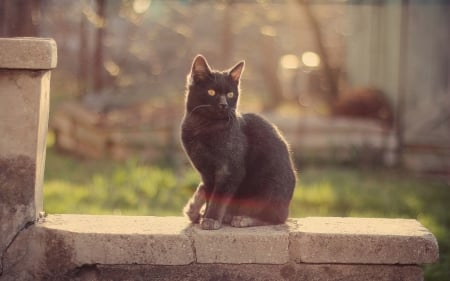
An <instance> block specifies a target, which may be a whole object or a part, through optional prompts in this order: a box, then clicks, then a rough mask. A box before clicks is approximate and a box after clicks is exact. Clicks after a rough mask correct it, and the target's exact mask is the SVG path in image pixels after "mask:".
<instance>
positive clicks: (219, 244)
mask: <svg viewBox="0 0 450 281" xmlns="http://www.w3.org/2000/svg"><path fill="white" fill-rule="evenodd" d="M192 237H193V240H194V247H195V251H196V256H197V262H198V263H230V264H236V263H237V264H241V263H258V264H284V263H287V262H288V261H289V254H288V253H289V251H288V246H289V239H288V238H289V234H288V230H287V228H286V226H283V225H280V226H263V227H249V228H233V227H229V226H224V227H222V228H221V229H220V230H217V231H208V230H202V229H200V228H199V227H198V226H195V227H193V228H192Z"/></svg>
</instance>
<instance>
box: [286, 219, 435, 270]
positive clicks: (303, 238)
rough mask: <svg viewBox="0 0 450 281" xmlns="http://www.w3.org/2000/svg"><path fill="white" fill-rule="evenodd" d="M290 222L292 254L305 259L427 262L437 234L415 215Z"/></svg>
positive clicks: (432, 255) (311, 261) (400, 262)
mask: <svg viewBox="0 0 450 281" xmlns="http://www.w3.org/2000/svg"><path fill="white" fill-rule="evenodd" d="M291 222H292V224H290V241H291V246H290V249H289V251H290V256H291V258H292V259H293V260H295V261H296V262H302V263H345V264H349V263H357V264H427V263H433V262H435V261H437V259H438V258H439V251H438V244H437V241H436V238H435V237H434V236H433V234H431V233H430V232H429V231H428V230H427V229H426V228H425V227H423V226H422V225H421V224H420V223H419V222H418V221H416V220H412V219H374V218H304V219H295V220H292V221H291Z"/></svg>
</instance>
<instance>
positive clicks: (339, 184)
mask: <svg viewBox="0 0 450 281" xmlns="http://www.w3.org/2000/svg"><path fill="white" fill-rule="evenodd" d="M449 15H450V3H449V2H448V1H445V0H429V1H419V0H392V1H385V0H318V1H308V0H298V1H289V0H285V1H283V0H272V1H269V0H267V1H265V0H228V1H226V0H223V1H201V0H197V1H195V0H171V1H162V0H152V1H151V0H122V1H107V0H84V1H69V0H0V36H2V37H15V36H36V37H51V38H54V39H55V40H56V42H57V44H58V67H57V68H56V69H55V70H54V71H53V72H52V81H51V84H52V86H51V87H52V89H51V94H52V97H51V112H50V124H49V136H48V148H47V160H46V173H45V185H44V193H45V199H44V208H45V210H46V212H48V213H85V214H123V215H160V216H161V215H162V216H164V215H180V214H181V209H182V207H183V205H184V203H185V202H186V201H187V199H188V198H189V196H190V195H191V194H192V192H193V191H194V189H195V187H196V185H197V184H198V181H199V177H198V175H197V173H196V172H195V171H194V170H193V169H192V168H191V166H190V165H189V162H188V161H187V158H186V156H185V155H184V152H183V150H182V149H181V144H180V141H179V126H180V122H181V119H182V117H183V114H184V95H185V81H186V75H187V73H188V72H189V70H190V66H191V62H192V59H193V58H194V56H195V55H196V54H199V53H201V54H203V55H204V56H206V58H207V59H208V61H209V63H210V64H211V65H212V67H213V68H217V69H221V70H222V69H228V68H229V67H231V66H233V65H234V64H235V63H236V62H237V61H239V60H242V59H245V60H246V69H245V72H244V75H243V78H242V82H241V88H242V92H241V101H240V109H241V111H242V112H248V111H251V112H258V113H260V114H262V115H264V116H266V117H267V118H268V119H269V120H271V121H272V122H274V123H275V124H276V125H277V126H278V127H279V128H280V130H281V131H282V132H283V133H284V135H285V137H286V139H287V140H288V142H289V143H290V145H291V149H292V153H293V156H294V158H295V162H296V166H297V169H298V174H299V182H298V185H297V188H296V191H295V194H294V199H293V202H292V204H291V216H292V217H304V216H360V217H404V218H414V219H418V220H419V221H420V222H421V223H422V224H424V225H425V226H426V227H428V228H429V229H431V230H432V232H433V233H434V234H435V235H436V237H437V238H438V240H439V246H440V251H441V257H440V262H439V263H438V264H435V265H431V266H428V267H427V268H426V280H449V279H450V211H449V208H448V202H449V201H450V110H449V109H450V87H449V78H450V70H449V69H450V16H449ZM0 51H1V50H0Z"/></svg>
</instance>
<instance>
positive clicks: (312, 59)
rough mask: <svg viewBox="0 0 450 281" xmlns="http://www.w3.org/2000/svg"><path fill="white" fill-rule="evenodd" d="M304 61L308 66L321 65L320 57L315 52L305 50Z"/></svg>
mask: <svg viewBox="0 0 450 281" xmlns="http://www.w3.org/2000/svg"><path fill="white" fill-rule="evenodd" d="M302 62H303V64H304V65H306V66H308V67H318V66H319V65H320V57H319V55H318V54H316V53H314V52H304V53H303V55H302Z"/></svg>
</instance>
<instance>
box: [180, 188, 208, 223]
mask: <svg viewBox="0 0 450 281" xmlns="http://www.w3.org/2000/svg"><path fill="white" fill-rule="evenodd" d="M205 202H206V191H205V185H204V184H203V183H200V184H199V185H198V187H197V190H196V191H195V192H194V195H192V197H191V199H189V201H188V202H187V204H186V206H184V208H183V213H184V215H185V216H187V217H188V218H189V220H190V221H191V222H193V223H198V222H199V221H200V217H201V209H202V207H203V205H204V204H205Z"/></svg>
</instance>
